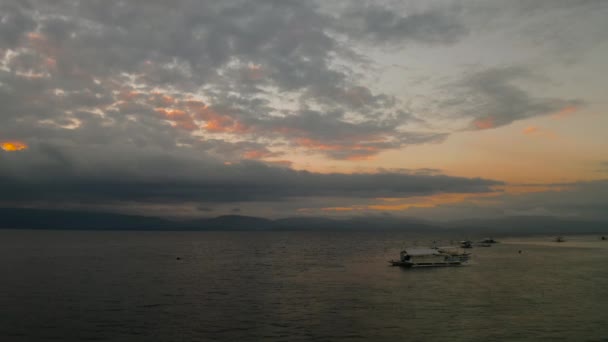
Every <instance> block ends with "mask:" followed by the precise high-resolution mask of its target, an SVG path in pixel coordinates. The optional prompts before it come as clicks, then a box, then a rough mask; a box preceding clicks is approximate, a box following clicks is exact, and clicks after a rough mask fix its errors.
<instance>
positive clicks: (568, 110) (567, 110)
mask: <svg viewBox="0 0 608 342" xmlns="http://www.w3.org/2000/svg"><path fill="white" fill-rule="evenodd" d="M577 110H578V108H577V107H575V106H567V107H564V108H563V109H562V110H560V111H559V112H557V113H555V114H553V115H552V116H551V117H552V118H553V119H556V120H557V119H564V118H567V117H569V116H571V115H572V114H574V113H575V112H576V111H577Z"/></svg>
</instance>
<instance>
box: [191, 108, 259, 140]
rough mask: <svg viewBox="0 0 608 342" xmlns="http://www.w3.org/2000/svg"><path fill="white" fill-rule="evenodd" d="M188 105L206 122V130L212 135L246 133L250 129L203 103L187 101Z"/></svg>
mask: <svg viewBox="0 0 608 342" xmlns="http://www.w3.org/2000/svg"><path fill="white" fill-rule="evenodd" d="M186 105H187V106H188V107H189V108H190V110H192V111H194V112H195V113H196V116H197V117H198V118H200V119H202V120H205V121H206V124H205V127H204V128H205V130H207V131H208V132H212V133H246V132H249V131H250V130H251V128H250V127H248V126H246V125H245V124H243V123H241V122H240V121H238V120H237V119H234V118H232V117H231V116H229V115H228V114H224V113H221V114H220V113H219V112H218V111H217V110H216V109H215V108H212V107H209V106H207V105H206V104H204V103H203V102H201V101H187V102H186Z"/></svg>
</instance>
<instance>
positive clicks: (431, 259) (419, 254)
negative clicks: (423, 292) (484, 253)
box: [389, 247, 470, 268]
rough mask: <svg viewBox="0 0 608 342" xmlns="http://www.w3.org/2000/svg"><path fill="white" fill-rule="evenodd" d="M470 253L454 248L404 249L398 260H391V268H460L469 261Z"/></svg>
mask: <svg viewBox="0 0 608 342" xmlns="http://www.w3.org/2000/svg"><path fill="white" fill-rule="evenodd" d="M469 257H470V253H463V252H460V251H458V250H457V248H454V247H435V248H428V247H427V248H420V247H416V248H406V249H404V250H403V251H401V253H399V260H391V261H389V263H390V264H391V265H392V266H401V267H407V268H410V267H441V266H460V265H462V264H463V263H466V262H467V261H468V260H469Z"/></svg>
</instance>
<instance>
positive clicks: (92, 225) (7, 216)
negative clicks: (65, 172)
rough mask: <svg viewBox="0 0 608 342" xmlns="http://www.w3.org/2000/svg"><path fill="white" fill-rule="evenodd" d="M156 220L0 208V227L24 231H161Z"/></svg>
mask: <svg viewBox="0 0 608 342" xmlns="http://www.w3.org/2000/svg"><path fill="white" fill-rule="evenodd" d="M169 226H170V222H169V221H167V220H164V219H161V218H157V217H145V216H136V215H122V214H112V213H99V212H86V211H64V210H46V209H23V208H0V228H5V229H6V228H9V229H10V228H15V229H19V228H25V229H136V230H151V229H165V228H168V227H169Z"/></svg>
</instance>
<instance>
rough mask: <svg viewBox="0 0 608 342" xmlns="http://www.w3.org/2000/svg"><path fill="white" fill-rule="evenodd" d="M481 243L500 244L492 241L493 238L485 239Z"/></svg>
mask: <svg viewBox="0 0 608 342" xmlns="http://www.w3.org/2000/svg"><path fill="white" fill-rule="evenodd" d="M479 242H480V243H498V241H496V240H494V239H492V238H485V239H483V240H481V241H479Z"/></svg>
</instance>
